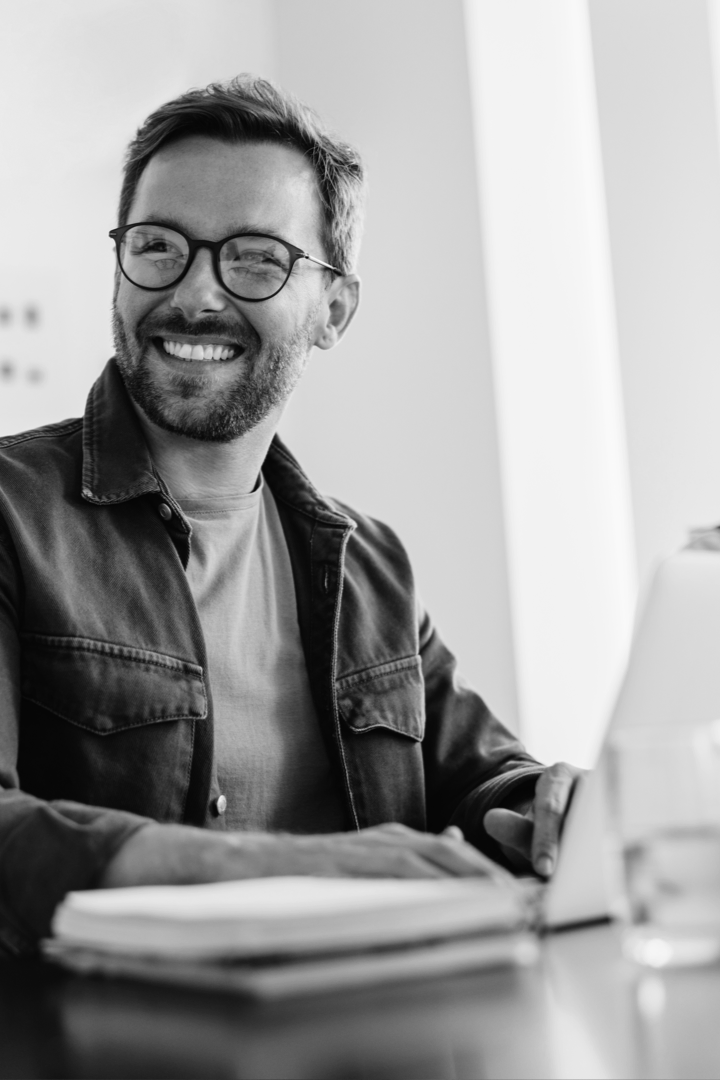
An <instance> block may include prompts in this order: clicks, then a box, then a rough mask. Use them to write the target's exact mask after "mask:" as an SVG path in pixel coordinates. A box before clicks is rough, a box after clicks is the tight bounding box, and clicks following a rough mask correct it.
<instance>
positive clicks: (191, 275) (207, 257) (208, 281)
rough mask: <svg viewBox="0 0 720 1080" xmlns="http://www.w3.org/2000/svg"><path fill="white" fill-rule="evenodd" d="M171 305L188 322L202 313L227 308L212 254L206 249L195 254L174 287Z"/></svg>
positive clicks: (225, 296) (226, 299)
mask: <svg viewBox="0 0 720 1080" xmlns="http://www.w3.org/2000/svg"><path fill="white" fill-rule="evenodd" d="M171 303H172V306H173V307H176V308H178V309H179V310H180V311H182V313H183V315H185V317H186V318H187V319H188V320H189V321H191V320H192V319H197V318H198V317H199V316H200V315H202V314H203V313H206V312H210V311H223V310H224V309H225V308H226V307H227V305H228V295H227V293H226V292H225V290H224V289H223V287H222V285H221V284H220V282H219V281H218V280H217V278H216V277H215V271H214V270H213V264H212V254H211V253H210V251H208V249H207V248H200V249H199V250H198V251H196V252H195V258H194V259H193V261H192V263H191V265H190V269H189V270H188V272H187V274H186V275H185V277H184V278H183V279H182V281H181V282H179V283H178V284H177V285H176V286H175V290H174V292H173V297H172V301H171Z"/></svg>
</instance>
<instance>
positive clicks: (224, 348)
mask: <svg viewBox="0 0 720 1080" xmlns="http://www.w3.org/2000/svg"><path fill="white" fill-rule="evenodd" d="M160 341H161V342H162V347H163V349H164V350H165V352H166V353H168V355H169V356H175V357H177V359H179V360H206V361H208V360H233V359H234V358H235V356H237V355H238V353H240V352H242V351H243V350H242V349H240V348H239V347H238V346H237V345H224V344H220V343H217V342H212V341H204V342H198V344H196V345H191V344H190V343H189V342H187V341H168V340H166V339H165V338H161V339H160Z"/></svg>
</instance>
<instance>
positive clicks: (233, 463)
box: [133, 402, 282, 499]
mask: <svg viewBox="0 0 720 1080" xmlns="http://www.w3.org/2000/svg"><path fill="white" fill-rule="evenodd" d="M133 404H134V402H133ZM135 411H136V412H137V414H138V418H139V420H140V424H141V426H142V429H143V433H144V435H145V439H146V441H147V444H148V447H149V450H150V454H151V456H152V459H153V462H154V463H155V468H156V469H157V471H158V472H159V474H160V476H161V477H162V478H163V480H164V482H165V484H166V485H167V487H168V490H169V491H170V493H171V494H172V495H173V496H174V498H176V499H203V498H208V497H210V498H213V497H215V498H217V497H223V496H228V495H245V494H247V493H248V492H250V491H252V490H253V489H254V488H255V486H256V484H257V480H258V476H259V475H260V469H261V467H262V463H263V461H264V460H265V456H266V454H267V452H268V448H269V446H270V443H271V442H272V438H273V435H274V434H275V432H276V430H277V426H278V424H279V422H280V417H281V415H282V408H279V409H277V410H274V411H273V412H271V413H270V414H269V415H268V416H267V417H266V418H265V419H264V420H263V421H261V422H260V423H259V424H257V425H256V427H254V428H253V429H252V431H249V432H248V433H247V434H246V435H243V436H241V437H240V438H239V439H234V440H233V441H232V442H229V443H218V442H203V441H201V440H199V439H189V438H187V436H185V435H175V434H173V432H171V431H165V430H164V429H163V428H160V427H158V426H157V424H154V423H153V422H152V421H151V420H149V419H148V418H147V416H146V415H145V413H144V412H143V411H142V409H140V408H139V407H138V406H137V405H135Z"/></svg>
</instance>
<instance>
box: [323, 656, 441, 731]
mask: <svg viewBox="0 0 720 1080" xmlns="http://www.w3.org/2000/svg"><path fill="white" fill-rule="evenodd" d="M338 708H339V710H340V715H341V716H342V718H343V720H344V721H345V723H346V724H347V725H348V727H349V728H351V729H352V730H353V731H354V732H356V733H357V734H358V735H361V734H363V733H364V732H366V731H372V730H373V729H374V728H387V729H389V730H390V731H397V732H398V733H399V734H400V735H407V736H408V738H410V739H415V740H416V741H417V742H420V741H421V740H422V737H423V734H424V732H425V684H424V681H423V677H422V669H421V666H420V657H419V656H413V657H409V658H408V659H407V660H399V661H396V662H394V663H392V664H383V665H382V666H381V667H377V668H371V669H370V671H363V672H360V673H359V674H358V675H349V676H348V677H347V678H346V679H342V680H341V681H340V682H339V683H338Z"/></svg>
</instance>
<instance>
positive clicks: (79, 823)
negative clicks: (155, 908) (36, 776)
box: [0, 789, 147, 950]
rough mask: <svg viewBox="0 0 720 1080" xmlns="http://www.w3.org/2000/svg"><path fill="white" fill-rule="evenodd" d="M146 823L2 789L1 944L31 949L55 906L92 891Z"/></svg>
mask: <svg viewBox="0 0 720 1080" xmlns="http://www.w3.org/2000/svg"><path fill="white" fill-rule="evenodd" d="M146 820H147V819H145V818H141V817H138V816H137V815H135V814H127V813H124V812H122V811H119V810H106V809H101V808H98V807H92V806H84V805H82V804H80V803H73V802H64V801H58V802H44V801H43V800H42V799H37V798H35V797H33V796H32V795H28V794H26V793H25V792H23V791H19V790H17V789H11V790H4V791H0V940H2V941H4V942H5V944H6V945H7V946H8V947H9V948H11V949H13V948H14V949H16V950H17V949H21V948H23V947H31V946H32V944H33V943H34V942H35V941H36V940H37V938H39V937H42V936H43V935H45V934H47V932H48V929H49V925H50V919H51V918H52V913H53V911H54V909H55V907H56V905H57V904H58V903H59V902H60V900H62V898H63V896H64V895H65V894H66V893H67V892H68V891H70V890H73V889H87V888H92V887H93V886H94V885H95V884H96V882H97V879H98V877H99V875H100V874H101V873H102V871H103V870H104V868H105V866H106V865H107V864H108V862H109V861H110V860H111V859H112V858H113V856H114V855H115V852H116V851H117V850H118V849H119V848H120V847H121V845H122V844H123V843H124V842H125V841H126V840H127V839H128V838H129V837H130V836H131V835H132V834H133V833H134V832H135V831H136V830H137V829H138V828H140V827H141V826H142V825H143V824H144V823H145V821H146Z"/></svg>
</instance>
